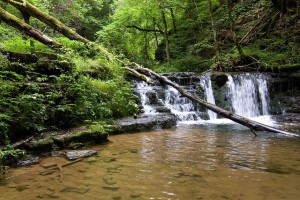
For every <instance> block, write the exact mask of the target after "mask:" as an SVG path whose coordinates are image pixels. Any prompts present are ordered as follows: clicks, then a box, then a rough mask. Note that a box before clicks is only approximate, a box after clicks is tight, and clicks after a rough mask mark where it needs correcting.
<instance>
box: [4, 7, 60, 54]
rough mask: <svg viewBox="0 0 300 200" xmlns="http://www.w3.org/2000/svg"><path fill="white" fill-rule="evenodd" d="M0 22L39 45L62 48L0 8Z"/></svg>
mask: <svg viewBox="0 0 300 200" xmlns="http://www.w3.org/2000/svg"><path fill="white" fill-rule="evenodd" d="M0 21H4V22H5V23H6V24H8V25H9V26H12V27H14V28H15V29H17V30H19V31H20V32H21V33H24V34H26V35H28V36H30V37H32V38H34V39H36V40H38V41H40V42H41V43H43V44H45V45H48V46H52V47H56V48H60V47H62V45H61V44H59V43H58V42H55V41H54V40H52V39H51V38H49V37H48V36H46V35H44V34H43V33H42V32H40V31H38V30H36V29H35V28H33V27H32V26H30V25H29V24H27V23H25V22H23V21H22V20H20V19H19V18H17V17H16V16H14V15H12V14H10V13H9V12H7V11H5V10H4V9H3V8H1V7H0Z"/></svg>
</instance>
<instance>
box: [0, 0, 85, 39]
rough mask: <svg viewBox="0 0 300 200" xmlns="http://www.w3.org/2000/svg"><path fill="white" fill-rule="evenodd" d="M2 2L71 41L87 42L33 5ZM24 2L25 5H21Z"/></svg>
mask: <svg viewBox="0 0 300 200" xmlns="http://www.w3.org/2000/svg"><path fill="white" fill-rule="evenodd" d="M2 1H3V2H6V3H9V4H11V5H12V6H14V7H16V8H17V9H18V10H20V12H21V13H27V14H28V15H29V16H32V17H35V18H37V19H39V20H40V21H42V22H44V23H45V24H47V25H48V26H50V27H52V28H53V29H54V30H57V31H59V32H60V33H62V34H63V35H65V36H66V37H68V38H69V39H71V40H78V41H81V42H84V43H88V42H89V40H88V39H86V38H84V37H82V36H81V35H79V34H77V33H76V31H74V30H72V29H71V28H69V27H68V26H66V25H65V24H63V23H61V22H60V21H59V20H57V19H56V18H54V17H52V16H50V15H47V14H46V13H44V12H43V11H41V10H40V9H38V8H37V7H35V6H34V5H32V4H30V3H28V2H27V1H24V0H2ZM23 2H26V3H23Z"/></svg>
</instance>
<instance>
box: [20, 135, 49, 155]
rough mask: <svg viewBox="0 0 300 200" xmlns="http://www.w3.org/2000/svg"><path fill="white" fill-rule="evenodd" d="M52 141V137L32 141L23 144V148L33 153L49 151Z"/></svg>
mask: <svg viewBox="0 0 300 200" xmlns="http://www.w3.org/2000/svg"><path fill="white" fill-rule="evenodd" d="M53 144H54V142H53V139H52V138H47V139H42V140H38V141H32V142H30V143H28V144H26V145H25V149H26V150H27V151H30V152H32V153H35V154H39V153H44V152H50V151H51V150H52V146H53Z"/></svg>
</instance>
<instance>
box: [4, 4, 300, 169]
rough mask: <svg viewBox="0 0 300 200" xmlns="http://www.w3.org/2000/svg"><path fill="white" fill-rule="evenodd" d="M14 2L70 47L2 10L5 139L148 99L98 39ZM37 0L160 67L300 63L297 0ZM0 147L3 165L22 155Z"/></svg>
mask: <svg viewBox="0 0 300 200" xmlns="http://www.w3.org/2000/svg"><path fill="white" fill-rule="evenodd" d="M12 2H17V3H19V4H18V5H19V6H20V3H22V2H23V1H21V0H15V1H10V0H1V1H0V8H1V9H2V10H5V11H7V12H9V13H11V14H12V15H14V16H16V17H17V18H19V19H24V22H25V23H29V24H30V25H31V26H32V27H34V28H35V29H36V30H39V31H40V32H41V33H42V34H43V35H42V37H43V39H44V40H48V39H49V38H52V39H53V40H54V41H56V42H57V43H59V44H61V46H62V47H61V48H54V47H51V46H47V45H45V43H44V44H42V43H40V42H38V41H36V40H34V39H33V38H30V37H28V35H29V36H32V35H31V34H34V33H37V32H36V30H30V31H29V32H28V30H27V33H26V34H21V33H20V32H22V33H25V31H23V30H20V28H19V30H16V29H14V28H12V27H11V26H14V25H13V23H12V22H7V19H6V18H5V17H4V15H0V21H3V22H1V26H0V91H1V93H0V145H4V146H5V145H8V146H9V144H10V143H11V142H15V141H17V140H19V139H24V138H27V137H28V136H30V135H35V136H38V135H39V134H41V133H42V132H45V131H50V130H60V129H66V128H70V127H76V126H80V125H82V124H85V123H86V124H91V123H92V122H94V121H101V120H107V119H115V118H120V117H124V116H129V115H132V114H134V113H137V112H138V106H137V101H138V99H137V97H136V96H135V95H134V94H133V92H132V90H131V86H130V83H129V82H128V81H127V80H126V72H125V71H124V69H123V68H122V66H121V64H120V63H118V62H117V61H115V60H111V59H107V57H106V56H107V54H106V55H103V54H102V53H103V51H101V48H94V46H93V45H89V44H91V43H89V42H84V43H82V42H80V41H82V40H79V41H71V40H69V39H68V38H66V37H64V36H63V35H62V34H61V33H59V31H61V30H59V29H60V27H56V28H55V30H53V29H52V28H51V27H50V25H49V23H48V24H47V23H44V22H42V21H43V20H39V19H37V18H34V15H32V16H30V15H31V14H30V11H26V9H27V8H26V7H25V8H22V9H23V10H22V9H21V10H22V11H23V13H22V14H21V12H19V10H18V8H19V7H18V6H13V3H12ZM27 2H28V3H32V4H33V5H35V6H37V7H38V8H39V9H41V10H42V11H43V12H44V13H46V14H49V15H51V16H53V17H54V18H56V19H58V20H60V21H61V22H63V23H64V24H66V25H68V26H70V27H72V29H71V30H70V32H71V33H72V34H73V33H75V32H77V33H79V34H80V35H81V36H83V37H85V38H87V39H89V40H90V41H92V42H96V43H97V44H99V45H103V46H105V47H106V48H108V49H109V52H113V55H114V57H118V58H119V59H121V60H127V59H129V60H131V61H134V62H137V63H140V64H143V65H145V66H147V67H149V68H152V69H154V70H155V71H157V72H174V71H194V72H199V73H201V72H204V71H206V70H210V69H217V70H222V71H229V70H232V69H233V68H234V67H237V68H238V67H240V66H246V68H243V69H244V70H272V69H274V68H276V69H278V68H280V69H288V68H289V69H292V70H296V71H297V70H299V63H300V55H299V52H300V46H299V44H300V38H299V35H300V34H299V31H300V27H299V10H300V6H299V1H296V0H289V1H288V3H286V2H285V1H283V0H272V1H270V0H243V1H232V0H225V1H223V0H200V1H192V0H160V1H156V0H147V1H136V0H101V1H99V0H78V1H66V0H51V1H44V0H28V1H27ZM25 11H26V12H25ZM5 20H6V21H5ZM14 27H16V26H14ZM52 27H53V25H52ZM65 35H66V34H65ZM40 36H41V35H39V37H40ZM73 36H74V35H73ZM74 37H75V36H74ZM75 38H76V37H75ZM73 39H74V38H73ZM99 47H100V46H99ZM103 127H106V125H105V124H103V125H102V124H94V125H92V127H91V129H93V130H94V129H99V132H101V133H103V132H105V130H106V129H105V130H104V129H103ZM94 131H95V130H94ZM96 132H97V131H96ZM0 153H1V154H0V155H1V156H0V166H2V165H4V164H3V163H4V162H3V160H5V159H6V157H7V156H6V155H16V154H18V153H16V152H13V150H12V149H9V148H8V150H7V151H1V152H0ZM1 169H2V168H1ZM3 170H4V168H3Z"/></svg>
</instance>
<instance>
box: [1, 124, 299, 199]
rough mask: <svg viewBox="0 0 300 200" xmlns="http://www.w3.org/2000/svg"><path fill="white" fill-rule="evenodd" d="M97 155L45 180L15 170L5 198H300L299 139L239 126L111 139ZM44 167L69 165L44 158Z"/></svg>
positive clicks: (32, 170)
mask: <svg viewBox="0 0 300 200" xmlns="http://www.w3.org/2000/svg"><path fill="white" fill-rule="evenodd" d="M110 140H111V143H109V144H107V145H101V146H96V147H94V148H93V149H95V150H97V151H99V155H98V156H97V157H94V158H89V159H86V160H85V161H84V162H80V163H77V164H74V165H72V166H70V167H67V168H65V169H64V181H63V182H62V183H60V182H59V173H53V174H49V175H47V176H41V175H40V171H41V170H43V168H42V167H41V166H40V165H35V166H31V167H26V168H17V169H13V170H11V171H10V173H9V174H8V177H11V178H9V179H6V180H2V183H3V184H2V185H1V186H0V193H1V196H0V199H5V200H10V199H20V198H21V197H22V199H52V198H57V199H66V200H68V199H72V200H73V199H80V200H81V199H87V200H89V199H114V200H116V199H184V200H186V199H282V198H285V199H292V200H293V199H295V200H296V199H298V197H299V195H300V140H299V139H295V138H283V137H282V138H281V137H278V136H276V135H272V134H269V133H260V134H259V136H258V137H253V134H252V133H251V132H250V131H248V130H247V129H245V128H243V127H241V126H239V125H234V124H223V125H214V124H211V125H203V124H198V125H180V126H178V127H176V128H174V129H169V130H161V131H153V132H146V133H139V134H132V135H118V136H112V137H110ZM41 162H42V163H51V162H52V163H53V162H55V163H63V162H66V161H65V160H64V159H63V158H45V159H43V160H42V161H41Z"/></svg>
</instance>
